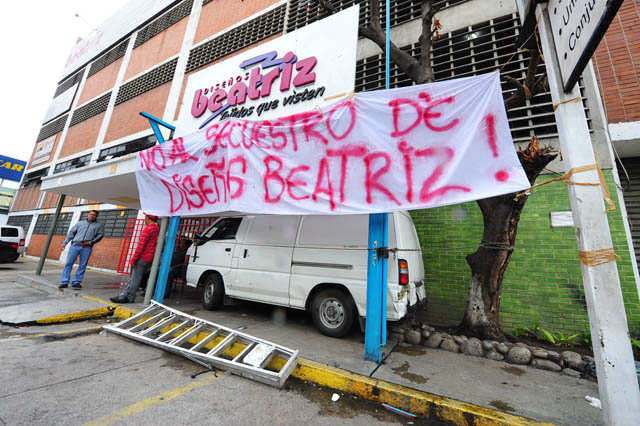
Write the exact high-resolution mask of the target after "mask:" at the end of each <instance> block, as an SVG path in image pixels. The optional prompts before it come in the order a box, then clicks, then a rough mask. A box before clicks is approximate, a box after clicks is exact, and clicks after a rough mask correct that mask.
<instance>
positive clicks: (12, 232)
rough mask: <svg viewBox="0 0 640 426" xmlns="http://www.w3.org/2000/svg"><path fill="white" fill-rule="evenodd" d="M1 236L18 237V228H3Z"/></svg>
mask: <svg viewBox="0 0 640 426" xmlns="http://www.w3.org/2000/svg"><path fill="white" fill-rule="evenodd" d="M0 236H3V237H17V236H18V228H2V233H1V234H0Z"/></svg>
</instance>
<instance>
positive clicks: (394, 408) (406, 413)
mask: <svg viewBox="0 0 640 426" xmlns="http://www.w3.org/2000/svg"><path fill="white" fill-rule="evenodd" d="M598 402H600V401H598ZM382 406H383V407H384V408H386V409H387V410H389V411H391V412H394V413H397V414H400V415H401V416H405V417H409V418H410V419H415V418H416V415H415V414H411V413H408V412H406V411H404V410H401V409H399V408H396V407H393V406H391V405H389V404H384V403H383V404H382Z"/></svg>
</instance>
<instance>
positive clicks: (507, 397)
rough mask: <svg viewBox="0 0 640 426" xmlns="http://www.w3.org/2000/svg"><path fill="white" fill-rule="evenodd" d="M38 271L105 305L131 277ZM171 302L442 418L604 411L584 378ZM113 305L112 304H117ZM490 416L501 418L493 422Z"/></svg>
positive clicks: (269, 314)
mask: <svg viewBox="0 0 640 426" xmlns="http://www.w3.org/2000/svg"><path fill="white" fill-rule="evenodd" d="M29 269H30V270H29ZM34 270H35V263H34V264H33V267H32V268H29V267H28V262H27V261H25V268H24V269H23V271H22V272H21V273H20V276H19V277H18V279H17V280H18V281H19V282H20V283H22V284H23V285H27V286H31V287H33V288H34V289H37V290H38V291H44V292H46V293H49V294H51V295H53V296H54V297H56V298H59V299H70V298H74V299H77V298H78V297H79V296H85V297H83V298H84V299H85V300H88V301H92V302H100V301H102V303H103V306H110V305H113V304H112V303H110V302H109V301H108V300H109V297H111V296H114V295H117V294H119V292H120V290H121V288H122V286H123V285H124V284H123V283H124V282H126V280H127V277H126V276H123V275H116V274H107V273H103V272H96V271H90V270H89V271H87V274H86V275H85V280H84V282H83V283H82V285H83V289H82V290H80V291H74V290H70V289H65V290H63V291H61V290H58V289H57V286H58V283H59V279H60V273H61V270H62V268H61V267H59V266H58V265H51V264H47V265H46V266H45V270H44V271H43V274H42V275H40V276H35V275H34V273H33V272H32V271H34ZM5 280H6V278H5ZM0 285H4V283H1V284H0ZM78 294H79V296H78ZM143 298H144V296H143V295H139V296H138V298H137V301H138V302H140V303H136V304H127V305H123V306H125V307H126V308H130V309H133V310H141V309H143V308H144V307H145V306H144V305H143V304H142V303H141V302H142V301H143ZM165 304H166V305H168V306H171V307H174V308H176V309H179V310H181V311H183V312H185V313H188V314H190V315H193V316H197V317H199V318H203V319H205V320H207V321H211V322H214V323H218V324H221V325H224V326H226V327H229V328H235V329H239V330H242V331H243V332H245V333H248V334H251V335H254V336H256V337H260V338H263V339H266V340H269V341H272V342H274V343H278V344H281V345H283V346H287V347H290V348H293V349H298V350H300V356H301V357H304V358H305V359H307V360H313V361H315V362H317V363H320V364H315V363H313V362H311V361H309V362H307V361H306V360H305V361H304V362H301V368H300V369H298V370H299V371H298V372H297V376H298V377H300V378H303V379H309V380H312V381H316V382H317V383H318V384H319V385H321V386H327V387H333V388H337V389H341V390H345V391H349V392H356V393H360V394H361V395H363V396H367V395H366V393H367V392H369V393H371V394H372V395H370V396H372V397H373V398H374V399H377V400H381V401H382V399H380V398H382V396H385V395H387V394H389V395H392V396H391V397H389V398H390V399H386V400H387V401H396V402H397V403H398V405H400V404H403V406H404V407H412V408H413V409H414V410H415V411H414V412H420V413H422V412H424V410H425V408H424V407H425V406H427V405H429V404H434V403H436V405H437V407H438V408H437V410H444V411H447V410H452V411H451V412H450V413H449V414H446V415H444V416H440V417H438V419H444V420H446V421H449V422H452V423H454V424H458V423H460V422H464V423H469V418H471V417H473V416H475V415H479V416H485V417H483V418H482V421H481V422H479V423H482V424H536V422H550V423H554V424H559V425H576V426H577V425H580V426H583V425H600V424H603V421H602V414H601V411H600V410H599V409H595V408H593V407H591V406H590V405H589V404H588V403H587V401H586V400H585V396H586V395H589V396H594V397H598V388H597V385H596V384H594V383H592V382H588V381H585V380H581V379H576V378H571V377H568V376H563V375H560V374H557V373H553V372H548V371H543V370H538V369H534V368H531V367H528V366H514V365H512V364H508V363H505V362H499V361H491V360H488V359H485V358H475V357H470V356H466V355H462V354H454V353H450V352H446V351H442V350H438V349H429V348H425V347H414V346H408V345H404V344H402V345H396V344H395V343H393V342H389V344H388V345H387V346H386V347H385V348H384V350H383V352H384V354H385V362H384V363H383V364H382V365H380V366H379V365H377V364H375V363H373V362H370V361H365V360H364V358H363V354H364V335H363V334H362V333H360V331H359V330H354V331H353V332H352V333H351V334H350V335H349V336H347V337H346V338H343V339H333V338H330V337H326V336H324V335H322V334H320V333H319V332H317V331H316V329H315V328H314V326H313V322H312V320H311V318H310V316H309V315H307V314H306V313H305V312H302V311H297V310H293V309H284V308H279V307H273V306H269V305H263V304H257V303H249V302H246V303H241V304H239V305H236V306H230V307H225V308H224V309H222V310H221V311H206V310H203V309H202V306H201V304H200V293H199V291H198V290H196V289H192V288H186V289H184V291H183V290H182V288H178V289H176V290H175V291H174V293H173V295H172V297H171V298H169V299H166V300H165ZM114 307H115V306H110V308H111V309H113V308H114ZM0 319H2V318H1V316H0ZM339 369H340V370H339ZM345 370H346V371H345ZM317 371H321V373H318V372H317ZM294 375H296V374H294ZM380 395H382V396H380ZM393 395H395V396H393ZM434 401H436V402H434ZM438 404H439V405H438ZM470 404H473V405H470ZM391 405H393V404H391ZM400 408H402V407H400ZM431 411H433V409H432V410H431ZM451 413H454V414H451ZM455 413H458V414H457V415H456V414H455ZM426 414H428V413H426ZM467 416H468V417H469V418H467ZM515 416H523V417H526V418H528V419H532V420H534V422H528V421H527V420H526V419H522V418H519V417H515ZM492 418H497V419H499V420H500V421H499V422H497V423H494V422H491V421H490V419H492ZM487 419H489V420H487ZM475 421H476V422H477V421H478V420H477V419H476V420H475Z"/></svg>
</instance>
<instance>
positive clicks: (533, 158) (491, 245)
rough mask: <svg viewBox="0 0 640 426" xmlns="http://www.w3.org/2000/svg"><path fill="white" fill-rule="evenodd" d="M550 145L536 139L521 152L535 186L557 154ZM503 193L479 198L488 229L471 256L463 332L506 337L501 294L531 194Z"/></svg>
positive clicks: (460, 328)
mask: <svg viewBox="0 0 640 426" xmlns="http://www.w3.org/2000/svg"><path fill="white" fill-rule="evenodd" d="M551 152H552V150H551V149H550V148H548V147H545V148H542V149H541V148H540V146H539V144H538V140H537V139H536V138H534V139H533V140H532V141H531V142H530V143H529V146H527V149H526V150H524V151H520V152H518V157H519V159H520V163H521V164H522V166H523V168H524V171H525V173H526V174H527V177H528V178H529V182H530V183H531V185H533V184H534V183H535V181H536V179H537V177H538V175H539V174H540V173H541V172H542V170H543V169H544V168H545V167H546V166H547V164H549V163H550V162H551V161H552V160H553V159H554V158H555V157H556V155H555V154H552V153H551ZM516 195H517V194H507V195H500V196H497V197H492V198H487V199H484V200H478V201H477V203H478V206H479V207H480V210H481V212H482V218H483V221H484V231H483V234H482V243H481V244H480V247H479V248H478V250H476V252H475V253H472V254H470V255H468V256H467V263H468V264H469V266H470V267H471V284H470V286H469V297H468V300H467V309H466V311H465V314H464V318H463V320H462V323H461V324H460V326H459V331H460V332H463V333H465V334H467V335H471V336H477V337H480V338H482V339H491V340H503V339H504V334H503V333H502V330H501V329H500V321H499V319H500V318H499V314H500V294H501V291H502V280H503V278H504V273H505V271H506V269H507V266H508V265H509V261H510V260H511V254H512V253H513V248H514V244H515V241H516V234H517V231H518V222H519V221H520V214H521V213H522V209H523V208H524V205H525V203H526V202H527V199H528V195H523V196H521V197H518V199H517V200H516Z"/></svg>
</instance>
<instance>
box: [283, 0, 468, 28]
mask: <svg viewBox="0 0 640 426" xmlns="http://www.w3.org/2000/svg"><path fill="white" fill-rule="evenodd" d="M422 1H423V0H392V1H391V5H390V9H391V16H390V18H389V21H390V24H391V26H392V27H393V26H396V25H400V24H402V23H404V22H408V21H411V20H412V19H416V18H419V17H420V15H421V12H422ZM465 1H469V0H438V1H435V2H434V7H436V8H438V9H445V8H447V7H450V6H454V5H456V4H460V3H464V2H465ZM330 2H331V4H332V5H333V7H334V8H336V10H344V9H347V8H349V7H351V6H353V5H354V4H360V25H364V26H367V25H369V24H370V23H371V11H370V10H369V4H370V0H330ZM385 13H386V8H385V2H384V0H380V22H384V21H385ZM327 16H329V13H328V12H327V11H326V10H325V9H323V8H322V7H321V6H320V5H319V4H318V2H316V1H312V0H290V1H289V17H288V19H287V32H291V31H295V30H297V29H299V28H302V27H304V26H306V25H309V24H311V23H313V22H316V21H318V20H320V19H323V18H326V17H327Z"/></svg>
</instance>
